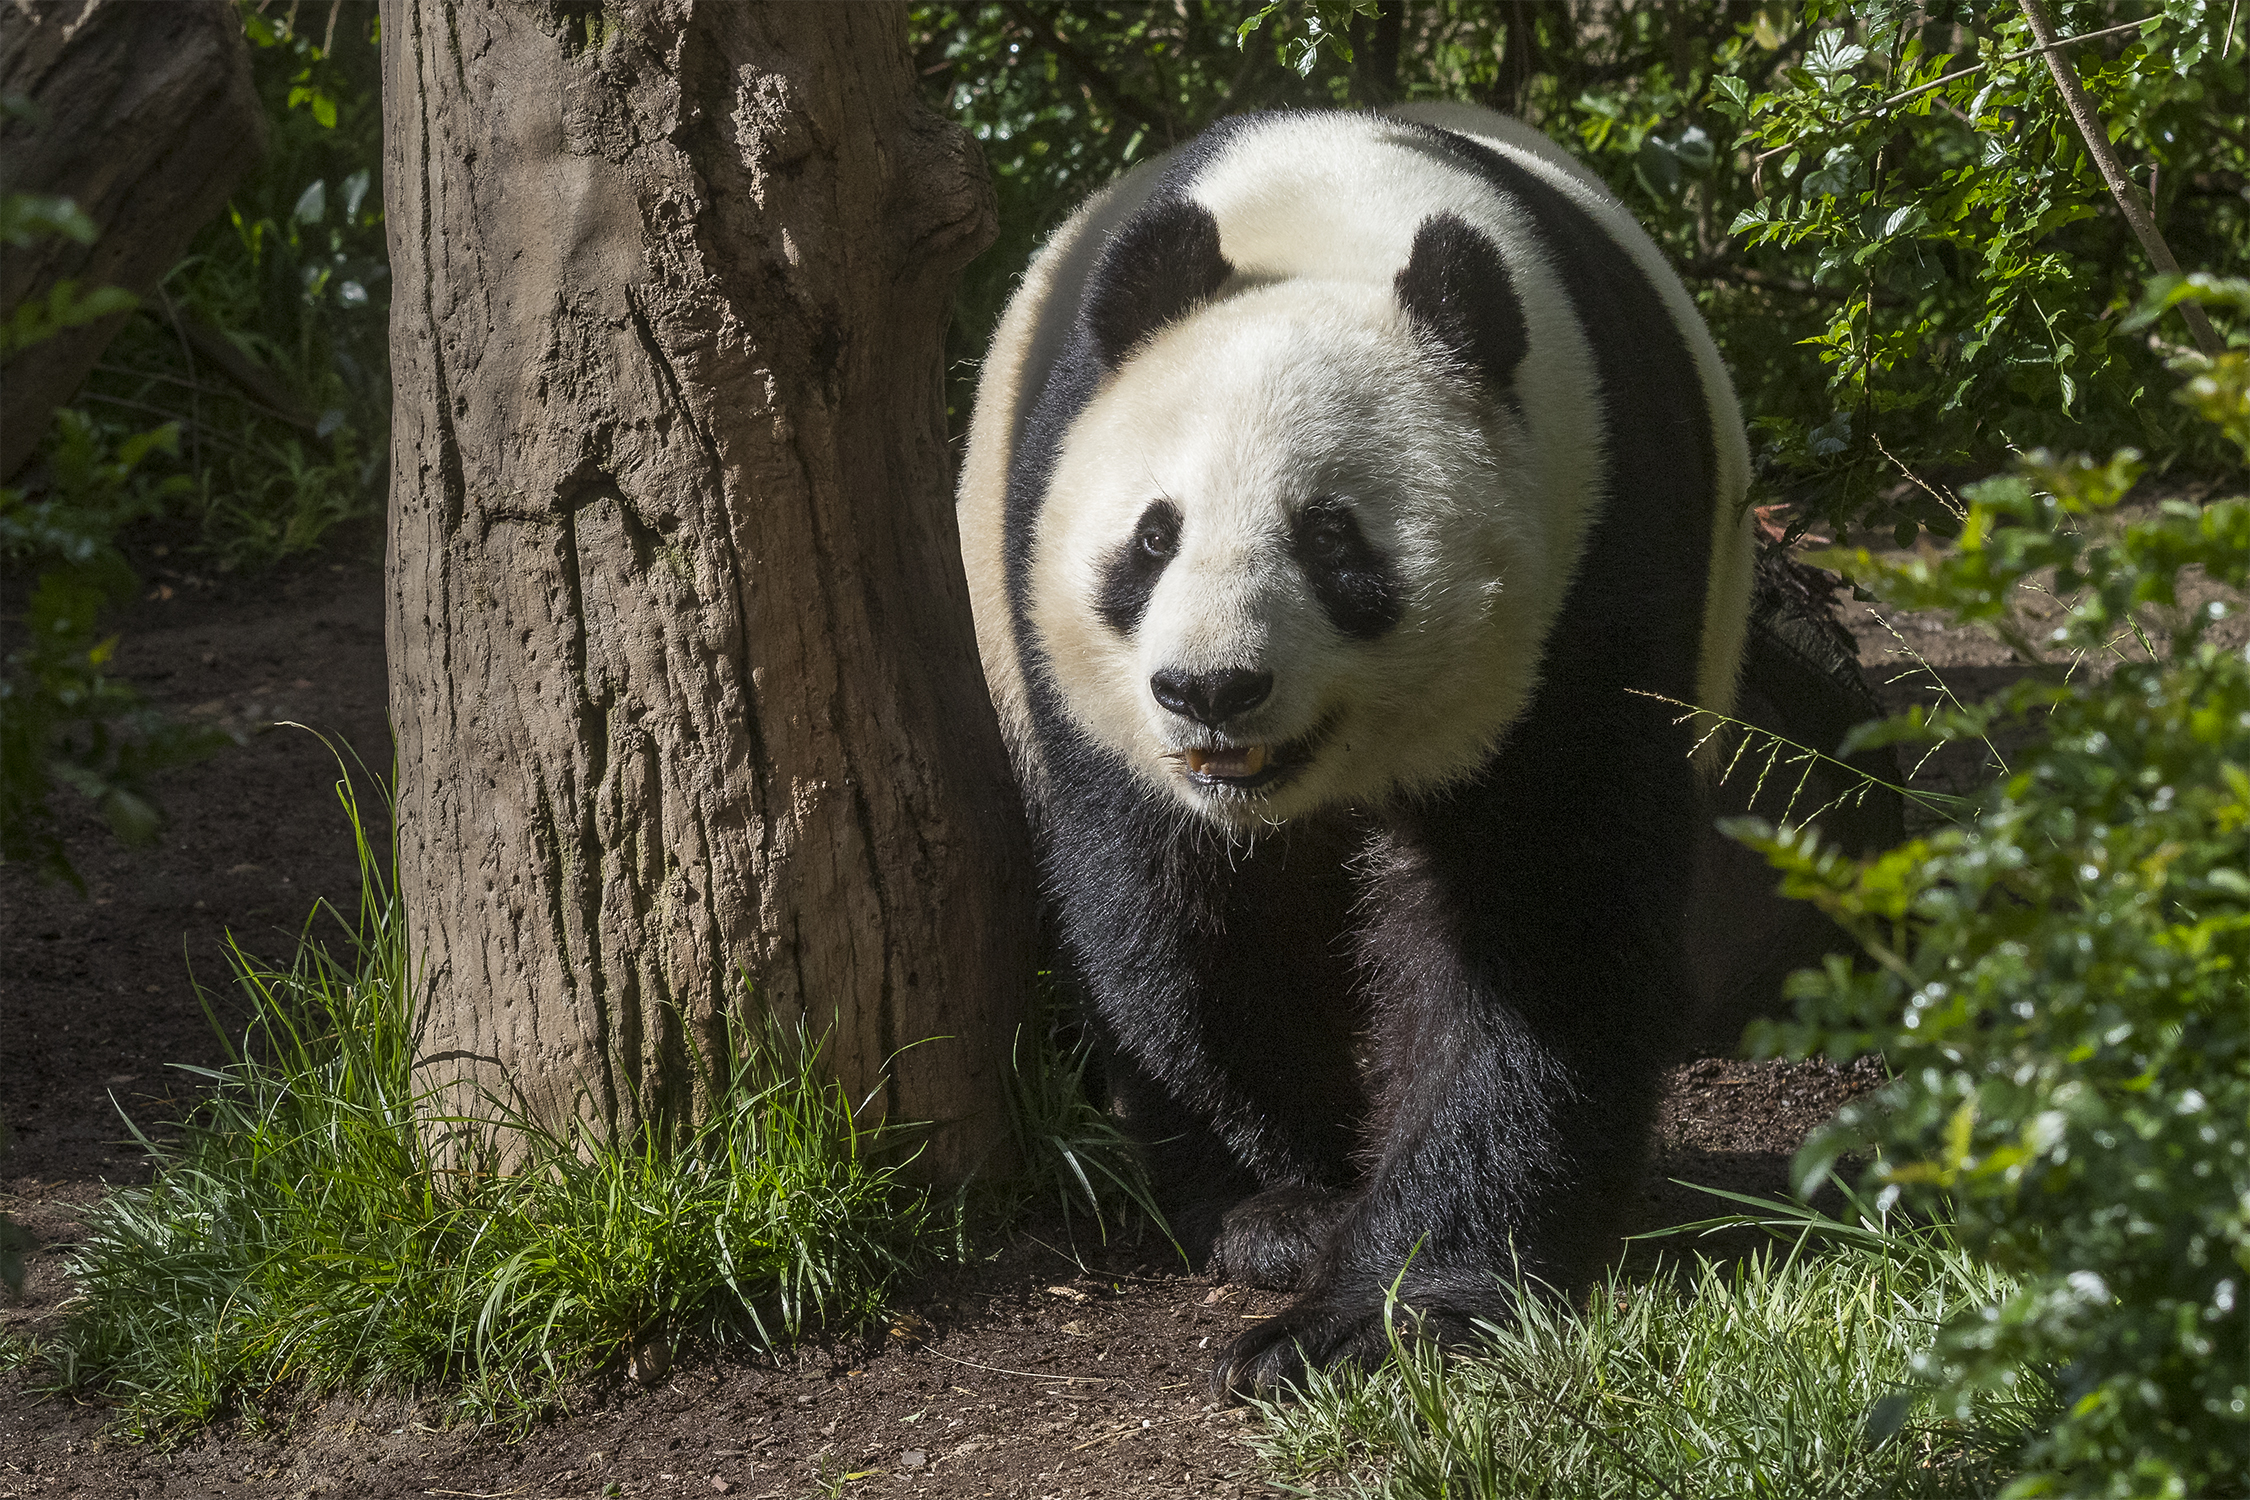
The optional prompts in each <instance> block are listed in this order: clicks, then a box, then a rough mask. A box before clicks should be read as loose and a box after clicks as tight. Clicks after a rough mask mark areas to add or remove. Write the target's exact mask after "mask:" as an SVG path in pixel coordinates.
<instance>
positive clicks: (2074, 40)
mask: <svg viewBox="0 0 2250 1500" xmlns="http://www.w3.org/2000/svg"><path fill="white" fill-rule="evenodd" d="M2146 24H2147V23H2146V22H2144V21H2127V22H2126V23H2125V24H2124V25H2122V26H2108V27H2104V28H2103V29H2102V30H2100V31H2089V32H2087V33H2086V34H2085V35H2084V36H2066V37H2064V38H2063V39H2062V40H2061V41H2052V40H2049V41H2044V42H2041V43H2040V44H2039V45H2038V46H2036V47H2026V48H2024V49H2023V50H2022V51H2020V52H2003V53H2001V54H2000V55H1999V56H1998V57H1995V58H1993V59H1991V61H1990V62H1980V63H1971V64H1970V65H1969V66H1967V67H1965V68H1955V69H1954V70H1953V71H1952V72H1950V73H1946V74H1943V75H1941V76H1939V77H1936V78H1933V79H1931V80H1930V81H1929V82H1928V83H1918V84H1916V85H1914V87H1912V88H1910V89H1906V90H1903V91H1902V92H1900V93H1896V94H1893V95H1891V97H1890V98H1888V99H1885V100H1884V101H1883V102H1882V103H1880V104H1877V105H1873V106H1871V107H1869V108H1867V109H1863V110H1861V111H1860V112H1859V113H1858V114H1856V115H1847V116H1845V117H1844V118H1843V119H1841V120H1838V121H1837V122H1836V124H1835V127H1834V128H1835V129H1838V130H1841V129H1843V128H1844V127H1845V126H1846V125H1857V124H1858V123H1859V122H1860V121H1862V120H1872V119H1874V118H1875V117H1876V116H1877V115H1881V114H1885V113H1887V112H1889V111H1890V110H1893V109H1896V108H1897V107H1898V106H1899V105H1901V104H1904V103H1905V102H1906V101H1907V100H1909V99H1917V98H1920V97H1921V96H1922V95H1924V94H1926V93H1928V92H1929V91H1930V90H1931V89H1935V88H1943V87H1944V86H1945V85H1947V84H1949V83H1951V82H1953V81H1954V80H1955V79H1957V78H1966V77H1968V76H1969V75H1970V74H1972V73H1982V72H1983V71H1984V70H1985V69H1986V68H1988V67H1990V66H1992V64H1993V63H2005V62H2017V61H2020V60H2021V59H2023V58H2026V57H2029V56H2031V54H2032V53H2034V52H2044V53H2046V54H2047V66H2048V67H2049V68H2053V67H2054V66H2055V65H2056V64H2055V53H2056V52H2057V51H2058V50H2059V49H2061V48H2064V47H2075V46H2077V45H2078V44H2079V43H2080V42H2092V41H2098V40H2100V39H2101V38H2103V37H2105V36H2115V35H2117V33H2119V32H2120V31H2138V30H2140V29H2141V27H2142V26H2144V25H2146ZM2073 81H2074V82H2075V81H2076V80H2075V78H2073ZM1954 113H1955V114H1959V113H1960V111H1959V110H1955V111H1954ZM1972 128H1973V127H1972ZM1797 144H1798V143H1797V142H1795V141H1784V142H1782V143H1781V144H1780V145H1778V146H1775V147H1773V148H1772V149H1771V150H1767V151H1761V152H1759V153H1758V154H1757V155H1756V156H1753V157H1752V158H1750V166H1751V170H1753V171H1755V170H1757V168H1759V167H1761V166H1763V165H1765V163H1766V161H1767V159H1768V158H1770V157H1775V156H1779V155H1780V154H1781V153H1782V152H1784V151H1793V150H1795V149H1796V147H1797Z"/></svg>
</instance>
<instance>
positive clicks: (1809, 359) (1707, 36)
mask: <svg viewBox="0 0 2250 1500" xmlns="http://www.w3.org/2000/svg"><path fill="white" fill-rule="evenodd" d="M2053 9H2055V11H2056V12H2057V21H2058V24H2059V26H2060V29H2061V30H2062V32H2063V34H2064V35H2065V36H2066V37H2091V40H2086V41H2082V42H2077V43H2075V44H2074V45H2072V46H2071V47H2070V48H2069V50H2068V53H2067V55H2068V56H2069V57H2070V59H2071V60H2072V63H2073V65H2074V66H2075V67H2077V69H2078V71H2079V74H2080V77H2081V79H2082V80H2083V82H2084V84H2085V86H2086V88H2087V90H2088V92H2089V94H2090V95H2091V96H2092V98H2093V100H2094V102H2095V104H2096V106H2097V107H2098V108H2099V109H2100V111H2101V113H2102V115H2103V117H2104V119H2105V121H2106V123H2107V125H2108V127H2109V129H2110V131H2111V134H2112V136H2113V138H2114V139H2115V140H2116V141H2117V143H2118V148H2119V150H2120V151H2121V152H2123V153H2124V155H2125V157H2126V159H2127V160H2128V161H2129V162H2131V163H2133V164H2134V169H2135V171H2136V172H2137V173H2139V174H2141V175H2140V176H2139V178H2138V179H2137V180H2138V181H2139V183H2140V185H2141V186H2142V187H2144V188H2147V189H2149V190H2151V191H2153V194H2154V211H2155V217H2156V219H2157V220H2158V221H2159V222H2160V224H2161V225H2162V226H2163V230H2164V232H2165V233H2166V234H2167V235H2168V236H2170V238H2171V240H2172V247H2173V249H2174V251H2175V252H2176V253H2177V255H2178V257H2179V258H2180V260H2181V261H2182V262H2183V263H2184V264H2187V265H2190V266H2194V265H2206V266H2222V265H2229V264H2240V263H2241V262H2242V261H2243V259H2244V258H2245V256H2246V255H2250V201H2246V200H2245V199H2244V197H2243V194H2242V191H2241V189H2242V183H2243V180H2244V178H2245V177H2246V176H2250V103H2246V101H2250V86H2246V80H2250V73H2246V71H2245V70H2246V68H2250V55H2246V52H2245V49H2244V48H2242V47H2240V46H2235V47H2233V48H2231V49H2229V48H2226V47H2224V46H2222V45H2221V38H2222V35H2223V32H2224V28H2225V25H2226V24H2227V21H2226V17H2227V12H2226V10H2225V7H2223V6H2218V5H2211V4H2206V3H2203V0H2168V3H2164V4H2162V5H2157V6H2150V5H2145V4H2125V3H2121V0H2071V3H2067V4H2062V5H2059V6H2055V7H2053ZM915 26H916V35H917V39H918V40H917V45H918V49H919V53H918V61H919V62H920V64H921V67H922V70H923V72H924V74H925V75H926V76H927V77H928V78H929V79H930V80H931V82H932V84H933V86H934V88H936V89H937V90H941V91H942V99H941V100H940V101H939V103H940V107H941V108H944V109H946V110H947V111H948V112H949V113H951V114H953V115H954V117H956V118H958V119H960V120H961V121H962V122H963V123H964V124H966V125H967V126H968V127H969V128H970V129H971V130H972V132H973V133H974V134H975V135H976V136H977V138H978V140H979V141H980V142H981V143H982V144H983V146H984V149H985V153H986V156H987V159H988V160H989V161H990V162H991V164H992V168H993V175H994V179H995V184H996V186H997V188H998V192H999V200H1000V221H1001V231H1000V239H999V242H998V243H997V245H996V246H995V247H994V249H993V250H992V251H990V252H988V253H987V255H986V256H985V257H984V259H983V260H981V261H980V262H979V263H978V264H977V265H976V266H975V267H973V268H972V269H971V271H970V274H969V276H968V277H967V278H966V280H965V282H964V284H963V288H962V294H961V301H960V306H959V315H958V317H957V320H956V321H957V324H958V327H957V331H956V334H955V338H954V346H953V347H954V353H955V355H956V360H957V364H956V368H957V370H958V369H960V368H962V367H965V366H968V365H973V363H974V361H975V360H976V358H977V357H978V356H979V355H980V353H981V351H982V349H983V346H984V344H985V341H986V340H987V338H988V337H989V334H990V330H991V327H992V324H993V321H994V320H995V319H996V318H997V317H998V314H999V311H1000V308H1001V305H1002V303H1003V302H1004V301H1005V298H1006V296H1007V293H1008V291H1009V290H1010V288H1011V287H1012V285H1013V280H1014V277H1015V276H1016V274H1017V273H1018V271H1019V270H1020V269H1021V267H1022V265H1023V263H1024V261H1025V260H1026V259H1027V258H1028V257H1029V255H1030V252H1031V249H1032V247H1033V245H1035V244H1036V243H1037V241H1038V240H1039V238H1040V237H1041V236H1043V235H1044V234H1045V233H1046V232H1047V231H1048V230H1049V229H1051V228H1052V227H1053V225H1054V224H1055V223H1057V222H1059V220H1060V218H1061V216H1062V215H1064V214H1066V213H1067V212H1069V211H1070V209H1071V208H1072V207H1074V206H1075V205H1076V203H1077V202H1078V201H1079V200H1080V199H1081V198H1083V197H1084V196H1085V194H1086V193H1088V192H1090V191H1092V190H1093V189H1094V188H1096V187H1099V186H1100V185H1101V184H1103V183H1104V182H1106V181H1108V180H1109V179H1110V178H1111V177H1113V176H1114V175H1116V174H1117V173H1118V172H1119V171H1121V170H1123V169H1124V168H1126V167H1128V166H1131V165H1132V164H1134V163H1135V162H1137V161H1140V160H1143V159H1145V158H1147V157H1148V156H1150V155H1153V154H1154V153H1156V152H1158V151H1161V150H1163V149H1165V148H1167V147H1169V146H1171V145H1173V144H1176V143H1178V142H1179V141H1183V140H1185V139H1187V138H1188V137H1189V136H1191V135H1193V134H1194V133H1195V132H1196V131H1198V130H1200V129H1202V128H1203V127H1204V126H1205V125H1207V124H1209V123H1210V122H1211V121H1212V120H1213V119H1215V118H1217V117H1219V116H1220V115H1223V114H1230V113H1236V112H1239V111H1242V110H1246V109H1258V108H1271V107H1275V106H1286V105H1311V104H1380V103H1388V102H1391V101H1394V100H1402V99H1466V100H1471V101H1474V102H1478V103H1483V104H1488V105H1491V106H1493V107H1495V108H1498V109H1501V110H1504V111H1508V112H1512V113H1517V114H1520V115H1522V116H1523V117H1524V118H1525V119H1527V120H1529V121H1530V122H1531V123H1532V124H1534V125H1536V126H1538V127H1539V128H1541V129H1543V130H1545V131H1546V132H1548V133H1549V134H1550V135H1552V136H1554V137H1555V138H1556V139H1557V140H1559V141H1561V142H1562V143H1563V144H1564V145H1565V146H1566V147H1568V148H1570V149H1572V150H1573V151H1575V152H1576V153H1577V154H1578V155H1579V156H1580V158H1581V159H1582V160H1584V161H1585V162H1586V163H1587V165H1589V166H1590V167H1591V168H1593V170H1595V171H1596V172H1598V173H1599V174H1600V175H1601V176H1602V177H1603V178H1604V180H1606V181H1607V182H1608V183H1609V185H1610V186H1611V188H1612V189H1613V190H1615V191H1616V192H1617V193H1618V195H1619V196H1620V197H1621V198H1622V199H1623V200H1624V202H1625V203H1626V205H1627V206H1628V207H1629V208H1630V209H1631V210H1632V211H1633V213H1634V214H1635V216H1636V217H1638V218H1639V219H1640V220H1641V221H1642V222H1643V223H1644V224H1646V225H1647V226H1648V227H1649V230H1650V232H1651V233H1652V234H1653V235H1654V236H1655V237H1656V239H1657V241H1658V242H1659V244H1661V245H1662V246H1663V248H1664V249H1665V251H1666V252H1667V254H1668V255H1669V257H1670V258H1671V259H1672V261H1673V263H1674V264H1675V265H1677V266H1678V267H1680V269H1681V271H1682V273H1683V275H1684V277H1685V278H1686V280H1687V282H1688V284H1689V286H1690V288H1691V290H1693V291H1694V293H1695V297H1696V301H1697V303H1698V305H1699V306H1700V307H1701V309H1702V311H1703V313H1704V316H1705V317H1706V318H1707V319H1708V320H1709V322H1710V324H1711V327H1712V330H1713V332H1714V334H1715V335H1716V337H1717V339H1718V342H1719V345H1720V348H1721V349H1722V351H1723V352H1724V353H1725V355H1726V357H1727V362H1728V365H1729V368H1730V369H1731V370H1732V371H1733V372H1734V377H1735V380H1736V383H1737V386H1738V388H1739V389H1740V391H1741V394H1742V398H1743V407H1744V409H1745V410H1746V411H1748V412H1750V413H1752V414H1753V415H1754V416H1755V417H1756V418H1757V419H1758V426H1759V430H1760V434H1761V438H1762V441H1761V444H1760V458H1761V468H1762V472H1763V475H1764V477H1765V479H1766V481H1767V482H1768V484H1769V485H1771V486H1772V487H1774V488H1775V489H1776V490H1777V491H1778V492H1779V497H1781V498H1787V499H1790V500H1793V501H1797V502H1799V518H1800V520H1801V521H1802V522H1803V523H1804V524H1806V525H1811V524H1815V523H1818V524H1824V525H1829V526H1837V525H1841V526H1844V527H1847V528H1852V527H1860V528H1868V529H1872V530H1875V531H1878V532H1885V533H1909V534H1910V531H1911V530H1912V529H1919V528H1921V527H1924V526H1927V527H1931V528H1933V529H1936V530H1938V531H1939V532H1941V533H1944V534H1951V532H1952V531H1953V529H1954V527H1955V524H1956V523H1955V522H1954V520H1953V518H1952V517H1951V516H1949V515H1948V514H1947V513H1946V512H1945V510H1944V509H1943V508H1942V507H1941V506H1939V505H1938V504H1937V503H1936V502H1934V501H1933V500H1932V499H1931V498H1930V497H1929V496H1928V495H1927V493H1926V492H1925V491H1923V490H1922V489H1920V488H1918V487H1915V486H1913V485H1908V484H1901V483H1900V482H1899V481H1900V479H1901V477H1902V476H1901V466H1902V465H1915V466H1923V465H1930V464H1958V465H1964V466H1982V467H1983V468H1984V469H1985V471H1987V472H1989V469H1990V468H1991V467H1993V466H1996V465H1998V464H1999V463H2001V462H2003V461H2004V459H2005V456H2006V454H2007V453H2009V452H2010V451H2013V450H2016V449H2021V448H2027V447H2031V446H2034V445H2037V444H2041V443H2049V444H2055V443H2062V442H2065V441H2068V442H2075V443H2081V444H2083V443H2089V442H2091V443H2098V444H2116V443H2127V442H2130V443H2134V444H2138V445H2142V446H2144V447H2146V448H2147V449H2149V450H2150V451H2152V452H2155V453H2157V454H2159V455H2160V456H2161V458H2162V461H2163V462H2164V463H2165V464H2167V465H2172V464H2180V463H2186V464H2189V465H2191V466H2197V467H2200V468H2202V469H2204V470H2210V469H2212V468H2215V467H2217V466H2219V465H2221V464H2223V462H2224V460H2225V452H2224V450H2223V449H2222V448H2220V447H2219V446H2217V445H2216V444H2214V443H2212V442H2211V441H2210V440H2209V439H2208V437H2207V436H2206V435H2205V434H2204V433H2203V432H2202V431H2201V430H2200V429H2198V428H2197V427H2196V425H2195V424H2194V423H2192V422H2190V421H2188V420H2186V419H2185V418H2184V416H2182V415H2181V414H2178V413H2176V412H2173V411H2171V410H2170V409H2169V408H2167V407H2166V406H2165V405H2164V404H2163V403H2162V402H2160V401H2150V400H2146V399H2143V397H2144V396H2145V395H2146V393H2147V392H2149V391H2152V390H2154V391H2161V390H2162V389H2164V388H2165V385H2166V377H2165V376H2164V374H2163V368H2162V366H2163V358H2164V353H2163V351H2162V350H2161V349H2160V348H2155V347H2152V346H2151V342H2150V340H2149V339H2148V338H2147V337H2145V336H2144V335H2142V334H2141V333H2140V332H2139V331H2138V330H2127V329H2125V328H2124V327H2123V326H2122V320H2123V318H2124V316H2125V315H2126V313H2127V312H2129V311H2130V309H2131V307H2132V305H2133V299H2134V298H2135V297H2136V296H2137V294H2138V290H2139V287H2140V284H2141V281H2142V279H2143V278H2144V277H2145V276H2146V275H2147V274H2148V272H2149V269H2150V268H2149V264H2148V261H2147V259H2146V257H2145V256H2144V255H2143V253H2142V251H2141V249H2140V247H2139V245H2138V244H2137V243H2136V242H2135V240H2134V238H2133V236H2132V235H2131V234H2129V233H2128V232H2127V231H2126V226H2125V223H2124V221H2123V218H2122V215H2121V214H2120V213H2119V211H2118V209H2117V207H2116V204H2115V203H2114V201H2113V200H2112V199H2111V198H2110V196H2109V194H2108V192H2107V190H2106V189H2105V188H2104V187H2103V185H2102V184H2101V182H2100V180H2099V177H2098V176H2097V174H2096V173H2095V171H2094V169H2093V167H2092V165H2091V163H2089V162H2088V160H2087V159H2086V154H2085V150H2084V147H2083V145H2082V144H2081V142H2080V141H2079V140H2078V138H2077V135H2076V132H2075V128H2074V126H2073V125H2072V124H2071V122H2070V120H2069V118H2068V116H2067V114H2066V112H2065V111H2064V109H2063V107H2062V105H2061V103H2060V101H2059V100H2058V98H2057V96H2056V90H2055V86H2054V84H2053V82H2052V80H2051V79H2050V78H2049V76H2048V73H2047V68H2046V64H2045V61H2044V59H2043V58H2042V56H2041V55H2040V54H2038V53H2036V52H2031V51H2027V50H2026V49H2027V48H2029V47H2030V45H2031V43H2030V39H2029V37H2028V36H2027V34H2026V32H2027V23H2026V21H2025V19H2024V17H2023V15H2022V12H2021V9H2020V7H2019V6H2018V5H2017V4H2015V3H2008V0H1955V3H1946V4H1916V5H1910V4H1904V3H1900V0H1850V3H1846V0H1803V3H1799V4H1761V5H1757V6H1744V5H1739V4H1726V3H1721V0H1682V3H1671V4H1665V5H1662V6H1657V5H1645V4H1633V3H1626V0H1597V3H1591V4H1574V5H1568V6H1565V5H1492V4H1488V3H1484V0H1418V3H1415V4H1413V5H1408V6H1396V7H1393V6H1385V7H1380V8H1379V7H1377V6H1375V5H1374V4H1372V3H1371V0H1284V3H1279V4H1266V5H1262V6H1259V7H1257V8H1255V9H1251V8H1248V7H1243V6H1238V5H1228V4H1223V3H1220V0H1185V3H1182V4H1179V5H1175V6H1161V7H1148V6H1140V5H1071V6H1062V5H1056V4H1051V3H1050V4H1037V3H1034V4H1021V5H1005V6H1003V5H994V4H983V5H931V6H924V7H919V8H917V10H916V11H915ZM1940 80H1943V81H1942V82H1940ZM1932 85H1935V86H1932ZM964 395H965V392H964V391H962V390H960V389H957V390H956V392H955V411H956V414H957V415H962V416H965V415H966V407H965V405H964V404H963V399H962V398H963V397H964Z"/></svg>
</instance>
